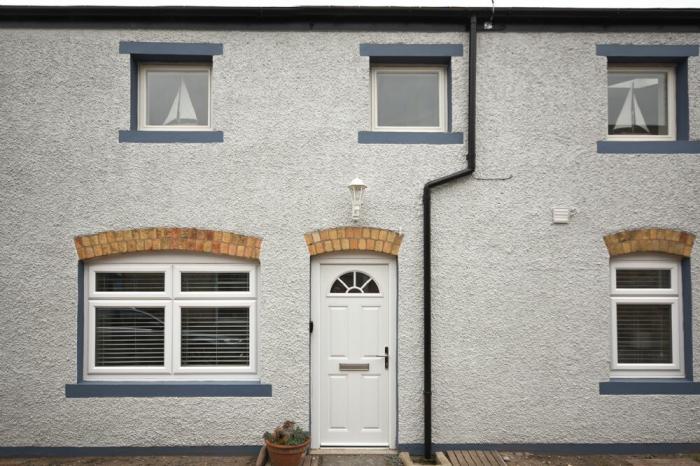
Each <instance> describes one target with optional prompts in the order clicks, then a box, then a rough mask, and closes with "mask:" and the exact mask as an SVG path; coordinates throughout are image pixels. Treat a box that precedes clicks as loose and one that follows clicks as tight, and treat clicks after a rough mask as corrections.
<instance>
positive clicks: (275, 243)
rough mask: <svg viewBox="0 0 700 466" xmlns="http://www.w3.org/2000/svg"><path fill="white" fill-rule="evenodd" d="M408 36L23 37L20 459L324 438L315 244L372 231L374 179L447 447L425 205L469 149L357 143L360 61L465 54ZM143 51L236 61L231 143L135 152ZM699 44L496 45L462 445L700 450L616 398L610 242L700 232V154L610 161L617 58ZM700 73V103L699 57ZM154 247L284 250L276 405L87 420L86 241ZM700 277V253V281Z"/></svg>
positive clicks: (445, 327)
mask: <svg viewBox="0 0 700 466" xmlns="http://www.w3.org/2000/svg"><path fill="white" fill-rule="evenodd" d="M392 29H396V30H395V31H386V32H379V31H376V28H371V29H369V28H358V29H356V30H346V31H329V30H324V29H323V27H319V26H316V27H315V28H314V30H308V29H299V30H287V31H262V30H254V29H250V30H239V29H237V28H226V29H220V30H207V29H206V28H203V27H202V28H196V29H192V30H190V31H180V30H178V29H177V27H175V28H172V29H168V30H161V31H156V30H144V29H133V28H129V29H122V30H119V29H109V28H103V29H91V30H78V29H62V28H56V29H45V30H30V29H5V30H1V31H0V54H1V55H2V57H3V64H4V65H3V67H2V68H0V82H2V85H3V91H2V92H3V96H6V97H4V98H3V99H0V113H1V114H2V115H3V118H1V119H0V134H1V135H2V144H0V156H1V157H2V162H3V165H2V166H3V168H2V170H0V176H2V184H3V190H2V191H1V192H0V196H1V198H0V201H1V202H2V206H3V208H2V212H3V215H2V217H1V220H0V232H2V238H3V240H4V241H2V242H0V248H1V249H0V256H1V257H2V259H3V267H2V268H0V280H1V282H0V283H2V287H1V289H2V297H1V298H0V312H2V314H3V315H4V316H7V317H6V318H7V319H8V322H10V323H8V324H6V328H5V331H3V332H2V333H0V347H2V348H3V356H4V357H3V358H0V370H1V372H2V374H3V375H4V376H3V377H2V378H0V398H1V399H2V401H3V403H2V422H0V444H1V445H3V446H7V445H43V446H65V445H82V446H87V445H92V446H108V445H204V444H217V445H231V444H253V443H258V442H259V435H260V433H261V432H262V431H263V430H265V429H268V428H269V427H270V426H271V425H272V424H275V423H277V422H278V421H279V420H281V418H282V417H293V418H296V419H298V420H299V421H301V422H302V423H308V409H309V405H308V389H309V383H308V382H309V366H308V355H307V350H306V348H307V344H308V333H307V321H308V317H309V306H308V301H309V296H308V290H309V283H308V277H309V256H308V252H307V249H306V245H305V242H304V239H303V234H304V233H306V232H309V231H312V230H315V229H320V228H329V227H335V226H339V225H346V224H348V223H349V221H350V208H349V202H348V198H349V195H348V193H347V189H346V184H347V183H348V182H349V181H350V180H351V179H352V178H354V177H355V176H359V177H361V178H362V179H363V180H364V181H365V182H366V183H367V184H368V185H369V191H368V192H367V198H366V208H365V210H364V212H365V217H364V218H363V222H364V223H365V224H367V225H372V226H377V227H380V228H386V229H391V230H397V231H399V230H400V231H401V232H402V233H403V234H404V240H403V244H402V246H401V252H400V254H399V259H398V264H399V319H400V322H399V375H398V377H399V380H398V383H399V413H400V417H399V422H398V424H399V441H400V442H401V443H415V442H420V441H421V440H422V342H421V339H420V331H421V322H422V319H421V303H422V296H421V292H420V290H421V285H422V281H421V280H422V270H421V265H422V264H421V235H420V232H421V202H420V195H421V188H422V185H423V183H424V182H425V181H426V180H428V179H432V178H435V177H437V176H441V175H444V174H447V173H450V172H452V171H455V170H457V169H460V168H462V167H463V166H464V158H463V157H464V147H462V146H421V145H413V146H411V145H406V146H404V145H395V146H394V145H358V144H357V142H356V140H357V131H358V130H366V129H369V90H368V89H369V73H368V61H367V58H362V57H359V54H358V45H359V43H361V42H410V43H439V42H448V43H454V42H460V41H464V40H465V35H464V33H463V32H454V31H453V32H450V31H444V32H439V31H437V32H436V31H434V30H433V31H432V32H431V31H429V30H428V29H427V28H423V29H424V30H415V31H412V32H411V31H409V32H397V31H398V29H399V28H392ZM119 40H144V41H195V42H202V41H211V42H223V43H224V55H223V56H221V57H215V58H214V71H213V77H214V83H215V84H214V101H215V102H216V104H215V106H214V126H215V128H216V129H218V130H223V131H224V139H225V142H224V143H223V144H206V145H197V144H167V145H164V144H119V143H118V142H117V131H118V130H119V129H127V128H128V124H129V59H128V56H126V55H119V54H118V53H117V48H118V42H119ZM693 41H695V42H693ZM698 41H700V38H699V37H697V36H693V35H683V36H680V35H665V34H655V35H652V36H649V35H643V34H636V35H616V34H608V35H584V34H512V33H508V34H499V33H493V34H488V35H487V34H483V35H481V36H480V45H479V47H480V48H479V51H480V56H479V61H480V69H479V95H478V105H479V113H478V114H479V122H478V126H477V130H478V144H477V146H478V150H479V156H478V163H479V169H478V171H477V177H492V176H495V177H498V176H503V175H511V174H512V175H513V178H512V180H509V181H480V180H475V179H470V180H467V181H465V182H464V183H460V182H458V183H456V184H455V185H453V186H450V187H446V188H443V189H441V190H440V191H439V192H438V193H436V196H435V201H434V202H435V204H434V215H435V225H434V231H435V234H434V238H435V246H434V247H435V249H434V257H435V269H434V270H435V278H434V286H435V295H434V296H435V303H434V313H435V347H434V348H435V357H434V363H435V377H436V383H435V386H434V392H435V401H434V407H435V408H434V413H435V423H434V428H435V432H434V434H435V435H434V439H435V441H436V442H489V441H491V442H593V441H629V442H633V441H697V435H696V433H697V431H698V422H699V419H700V413H699V412H698V405H697V399H695V398H691V397H678V396H665V397H656V396H636V397H624V396H608V397H602V396H600V395H598V391H597V390H598V387H597V384H598V382H599V381H600V380H605V379H606V378H607V354H608V339H607V335H608V326H609V319H608V257H607V252H606V250H605V246H604V244H603V241H602V236H603V235H604V234H606V233H610V232H612V231H616V230H620V229H627V228H633V227H641V226H650V225H653V226H656V225H659V226H665V227H669V228H679V229H684V230H687V231H691V232H697V230H698V225H699V224H700V222H699V220H700V219H699V218H698V215H699V214H698V211H697V206H696V204H697V199H698V198H699V194H700V193H699V192H698V189H699V188H698V186H697V178H698V162H697V159H696V158H695V156H691V155H675V156H671V157H666V156H660V155H658V156H657V155H655V156H650V155H644V156H640V157H637V156H615V155H598V154H596V153H595V141H596V140H598V139H599V138H600V137H601V135H603V134H604V133H605V121H606V109H605V99H606V95H605V60H604V59H603V58H601V57H596V56H595V54H594V53H595V52H594V51H595V44H596V43H603V42H606V43H616V42H637V43H650V42H658V43H697V42H698ZM465 50H466V43H465ZM465 62H466V57H464V58H456V59H454V61H453V64H454V65H455V68H454V69H453V72H452V76H453V109H454V113H453V126H454V130H455V131H460V130H463V129H464V117H465V112H466V108H465V105H464V102H465V92H464V90H465V88H466V68H465V65H466V63H465ZM689 75H690V93H691V99H693V100H692V102H697V100H698V98H699V97H700V87H699V85H698V79H700V67H699V66H698V63H697V60H696V59H693V60H692V61H691V66H690V70H689ZM696 107H698V106H697V105H696ZM698 112H699V111H698V110H697V108H693V109H692V110H691V136H692V137H696V138H697V137H700V113H698ZM553 205H557V206H571V207H575V208H577V209H578V214H577V216H576V217H574V219H573V222H572V224H571V225H568V226H552V225H550V211H549V209H550V207H552V206H553ZM153 225H158V226H160V225H166V226H167V225H173V226H194V227H202V228H211V229H221V230H230V231H236V232H239V233H241V234H247V235H254V236H259V237H262V238H263V239H264V247H263V251H262V256H261V259H260V261H261V270H260V276H261V278H260V290H261V293H260V297H259V305H258V313H259V329H260V335H259V339H260V368H261V369H260V373H261V378H262V380H263V381H264V382H268V383H271V384H272V386H273V397H272V398H190V399H177V398H153V399H146V398H137V399H128V398H122V399H66V398H65V397H64V394H63V387H64V384H65V383H70V382H73V381H74V380H75V341H76V336H75V332H76V330H75V312H76V261H77V258H76V255H75V250H74V247H73V243H72V237H73V236H74V235H76V234H85V233H91V232H95V231H101V230H109V229H122V228H138V227H146V226H153ZM290 238H292V239H294V238H296V240H290ZM698 263H700V258H698V256H697V252H696V253H695V255H694V261H693V267H694V268H693V273H694V274H695V277H698V276H700V267H699V266H698ZM695 282H696V283H698V281H697V280H696V281H695ZM544 284H546V285H547V286H546V287H545V286H544ZM695 286H696V289H695V296H694V300H695V302H696V303H698V296H699V295H700V290H698V288H697V287H698V285H697V284H696V285H695ZM696 308H700V306H697V305H696ZM696 312H698V311H696ZM695 322H696V324H695V325H696V332H695V335H696V338H695V342H696V348H698V347H700V338H698V336H700V328H698V325H697V322H698V320H697V319H696V321H695ZM290 347H292V348H294V347H297V348H299V351H295V352H291V353H290V352H287V348H290ZM695 354H696V359H695V360H696V364H695V365H696V371H699V370H700V353H698V351H697V350H696V352H695ZM650 420H651V422H650ZM242 426H245V428H242Z"/></svg>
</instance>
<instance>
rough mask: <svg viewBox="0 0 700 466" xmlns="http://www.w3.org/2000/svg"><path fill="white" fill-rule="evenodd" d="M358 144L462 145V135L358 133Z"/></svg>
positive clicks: (397, 132)
mask: <svg viewBox="0 0 700 466" xmlns="http://www.w3.org/2000/svg"><path fill="white" fill-rule="evenodd" d="M357 142H358V143H360V144H463V143H464V134H463V133H436V132H427V131H426V132H409V131H406V132H399V131H360V132H358V133H357Z"/></svg>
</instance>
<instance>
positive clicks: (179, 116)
mask: <svg viewBox="0 0 700 466" xmlns="http://www.w3.org/2000/svg"><path fill="white" fill-rule="evenodd" d="M138 101H139V104H140V108H139V129H140V130H159V131H164V130H166V131H167V130H177V131H182V130H190V131H191V130H210V129H211V65H210V64H201V63H199V64H187V65H174V64H140V65H139V99H138Z"/></svg>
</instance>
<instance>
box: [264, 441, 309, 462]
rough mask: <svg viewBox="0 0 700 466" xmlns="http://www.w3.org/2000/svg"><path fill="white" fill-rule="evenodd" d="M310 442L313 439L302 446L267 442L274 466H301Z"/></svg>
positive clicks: (268, 452)
mask: <svg viewBox="0 0 700 466" xmlns="http://www.w3.org/2000/svg"><path fill="white" fill-rule="evenodd" d="M310 441H311V439H307V440H306V442H304V443H302V444H301V445H276V444H274V443H270V442H268V441H267V440H265V445H266V446H267V454H268V455H269V456H270V462H271V463H272V466H299V462H300V461H301V457H302V456H304V452H305V451H306V448H307V447H308V446H309V442H310Z"/></svg>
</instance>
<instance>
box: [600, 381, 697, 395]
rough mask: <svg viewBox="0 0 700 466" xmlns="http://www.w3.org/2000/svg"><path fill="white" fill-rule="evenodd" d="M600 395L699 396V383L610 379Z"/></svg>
mask: <svg viewBox="0 0 700 466" xmlns="http://www.w3.org/2000/svg"><path fill="white" fill-rule="evenodd" d="M599 393H600V394H601V395H700V382H693V381H691V380H687V379H610V381H608V382H600V385H599Z"/></svg>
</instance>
